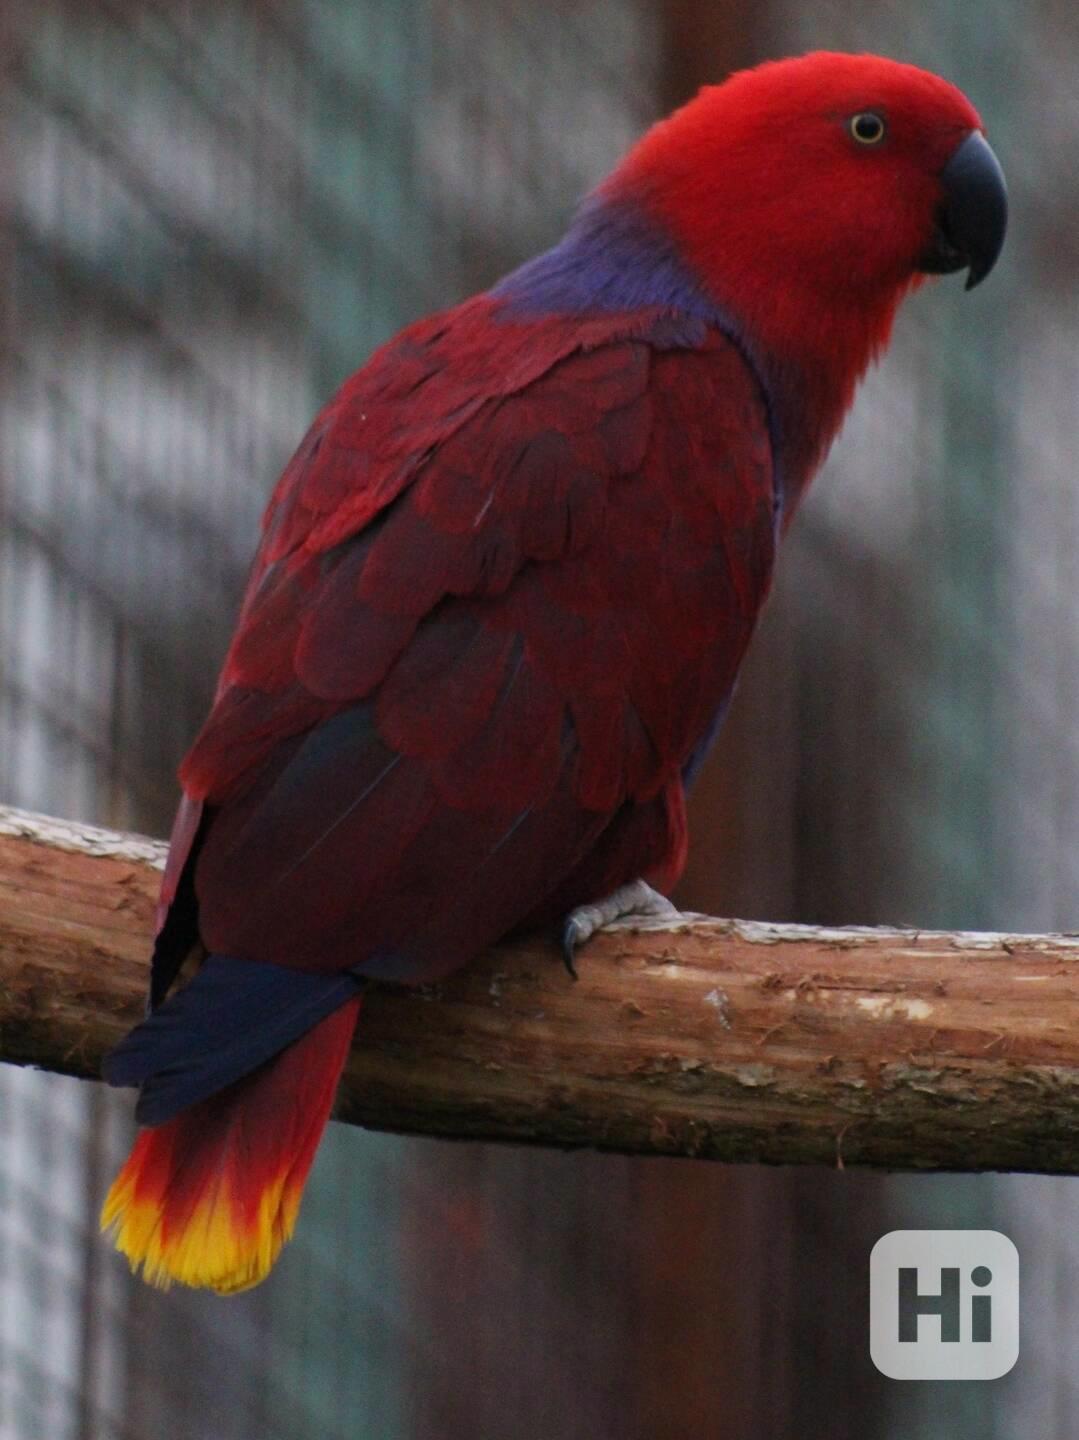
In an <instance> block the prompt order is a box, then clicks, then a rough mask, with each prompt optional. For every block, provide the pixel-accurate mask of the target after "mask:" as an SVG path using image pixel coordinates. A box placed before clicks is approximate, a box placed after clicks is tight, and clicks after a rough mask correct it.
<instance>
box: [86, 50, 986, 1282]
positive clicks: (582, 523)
mask: <svg viewBox="0 0 1079 1440" xmlns="http://www.w3.org/2000/svg"><path fill="white" fill-rule="evenodd" d="M1005 220H1006V201H1005V191H1004V182H1003V177H1002V174H1001V170H1000V167H999V165H998V163H997V161H996V158H995V157H994V155H993V152H992V150H991V149H990V148H989V145H988V144H987V142H986V140H985V139H984V137H983V134H982V127H981V121H980V120H979V117H978V115H977V113H976V112H975V110H974V109H973V108H972V106H971V105H970V103H969V101H968V100H967V99H966V98H965V97H964V96H963V95H962V94H961V93H960V92H959V91H958V90H956V89H955V88H954V87H953V86H951V85H950V84H948V83H946V82H945V81H944V80H941V79H938V78H937V77H936V76H934V75H931V74H927V73H926V72H924V71H922V70H918V69H915V68H913V67H912V66H908V65H900V64H897V63H894V62H892V61H889V60H883V59H879V58H876V57H873V56H851V55H832V54H814V55H807V56H805V57H803V58H800V59H792V60H781V61H777V62H774V63H771V64H767V65H762V66H760V67H759V68H758V69H755V70H750V71H746V72H743V73H741V74H737V75H735V76H733V77H732V78H731V79H729V80H727V82H726V83H725V84H722V85H719V86H717V87H713V88H708V89H705V90H703V91H702V92H701V93H700V94H699V95H698V96H697V98H696V99H695V100H693V101H691V102H690V103H689V104H688V105H686V106H685V107H684V108H683V109H681V110H679V111H677V113H675V114H674V115H673V116H671V117H670V118H669V119H667V120H665V121H662V122H661V123H660V124H658V125H656V126H655V127H654V128H653V129H652V130H650V131H649V132H648V133H647V134H646V135H645V136H644V138H643V139H642V140H641V141H640V142H639V143H638V144H637V145H636V146H635V147H634V148H633V149H632V150H631V151H630V153H629V155H628V156H627V157H626V159H625V160H624V161H623V162H622V163H621V164H620V165H619V166H618V168H617V169H616V170H615V171H614V173H613V174H612V175H611V176H610V177H609V178H608V179H607V180H606V181H604V182H603V183H602V184H601V185H600V187H599V188H598V190H596V191H595V193H594V194H593V195H591V196H590V197H589V198H588V199H587V200H586V201H585V203H584V205H583V207H582V208H581V210H580V211H579V213H578V214H577V216H576V218H575V220H574V221H573V223H572V224H571V226H570V229H569V231H568V233H567V234H566V236H565V238H564V239H563V240H562V241H561V242H560V243H559V244H558V245H556V246H555V247H554V249H552V250H550V251H548V252H547V253H546V254H543V255H540V256H539V257H537V258H536V259H533V260H530V261H529V262H528V263H527V264H525V265H523V266H522V267H521V268H520V269H518V270H516V271H514V272H513V273H512V274H511V275H509V276H508V277H507V278H506V279H504V280H502V281H500V282H499V283H498V284H497V285H495V287H494V288H493V289H491V290H489V291H487V292H486V293H484V294H482V295H479V296H477V297H475V298H473V299H471V300H467V301H465V302H464V303H463V304H461V305H458V306H457V307H456V308H455V309H452V310H449V311H447V312H445V313H444V314H441V315H437V316H435V317H433V318H431V319H427V320H422V321H420V322H419V323H418V324H415V325H412V326H410V327H409V328H408V329H407V330H405V331H403V332H402V333H401V334H400V335H399V336H397V338H396V339H394V340H392V341H390V342H389V344H387V345H386V346H384V347H383V348H382V349H381V350H379V351H378V352H377V353H376V354H375V355H374V356H373V357H372V358H371V359H370V360H369V361H368V363H367V364H366V365H365V366H364V367H363V368H362V369H361V370H360V371H359V372H358V373H357V374H356V375H354V376H353V377H352V378H351V379H350V380H349V381H347V382H346V383H345V385H344V386H343V387H342V389H341V390H340V391H339V392H338V394H337V395H336V396H335V397H334V398H333V399H332V400H331V401H330V403H329V404H328V405H327V407H326V408H325V409H324V410H323V411H322V413H321V414H320V415H319V416H318V418H317V419H316V421H315V423H314V425H313V426H312V428H311V430H310V431H309V432H308V434H307V436H306V437H305V439H304V440H303V442H302V444H301V445H300V448H299V450H298V451H297V453H296V455H295V456H294V458H293V459H292V461H291V462H290V464H289V465H288V467H287V469H286V470H285V473H284V475H283V476H282V477H281V480H280V482H279V484H278V486H277V489H276V491H275V492H274V495H273V498H272V499H271V501H270V504H269V507H268V510H267V512H266V517H265V521H264V528H263V536H262V543H261V546H260V548H259V551H258V555H257V557H256V560H255V564H254V569H253V571H252V574H251V578H250V581H249V584H248V587H247V592H246V595H245V597H244V601H243V607H242V610H241V613H240V618H239V622H238V625H237V629H236V634H235V637H234V639H233V641H232V645H231V648H230V650H229V653H228V657H227V659H226V661H225V666H224V670H223V673H222V676H221V680H220V684H219V686H218V690H217V696H216V699H215V701H214V705H213V709H212V711H211V713H210V716H209V718H208V720H207V721H206V724H205V726H204V727H203V729H202V731H201V733H200V734H199V736H198V738H197V739H196V741H195V743H194V746H193V747H192V749H191V751H190V753H189V754H188V756H187V758H186V759H185V761H184V763H183V766H182V769H181V780H182V784H183V799H182V800H181V803H180V809H179V814H178V816H177V820H176V825H175V828H174V830H173V835H172V846H171V849H170V851H169V859H168V864H167V867H166V871H165V879H164V884H163V887H162V894H161V904H160V910H159V920H160V930H159V934H158V937H157V944H156V948H155V951H154V957H153V972H152V980H151V991H150V1006H151V1009H150V1013H149V1015H148V1017H147V1018H146V1019H145V1020H144V1021H143V1022H142V1024H140V1025H139V1026H137V1027H136V1029H135V1030H134V1031H133V1032H132V1033H131V1035H129V1036H128V1038H127V1039H126V1040H125V1041H124V1042H123V1043H122V1044H121V1045H120V1046H119V1048H118V1049H117V1050H116V1051H115V1052H114V1053H113V1055H112V1056H111V1058H110V1059H109V1061H108V1063H107V1068H106V1076H107V1078H108V1079H109V1080H110V1081H111V1082H112V1083H113V1084H117V1085H137V1086H139V1087H140V1088H141V1095H140V1098H139V1102H138V1108H137V1110H136V1116H137V1118H138V1120H139V1121H140V1122H141V1123H142V1124H143V1125H145V1126H147V1127H150V1128H147V1129H144V1130H143V1131H142V1132H141V1133H140V1135H139V1137H138V1139H137V1141H136V1143H135V1146H134V1149H133V1151H132V1154H131V1156H130V1158H129V1159H128V1161H127V1163H126V1164H125V1166H124V1167H123V1169H122V1170H121V1172H120V1174H119V1176H118V1178H117V1180H116V1182H115V1183H114V1185H113V1187H112V1190H111V1191H110V1193H109V1196H108V1199H107V1201H106V1204H105V1209H104V1212H103V1217H102V1223H103V1225H104V1226H106V1227H112V1228H114V1230H115V1235H116V1243H117V1245H118V1246H119V1248H120V1249H121V1250H122V1251H123V1252H124V1253H125V1254H126V1255H127V1256H128V1257H129V1259H130V1260H131V1263H132V1265H133V1266H135V1267H138V1266H140V1265H141V1266H142V1268H143V1271H144V1273H145V1275H146V1277H147V1278H148V1279H150V1280H152V1281H154V1282H157V1283H161V1284H167V1283H168V1282H169V1281H170V1280H180V1281H183V1282H185V1283H186V1284H189V1285H200V1286H208V1287H210V1288H212V1289H214V1290H218V1291H222V1292H227V1291H234V1290H241V1289H243V1288H245V1287H246V1286H249V1285H253V1284H255V1283H257V1282H258V1281H259V1280H261V1279H262V1278H263V1277H264V1276H265V1275H266V1274H267V1272H268V1271H269V1269H270V1267H271V1265H272V1264H273V1262H274V1260H275V1258H276V1256H277V1254H278V1251H279V1250H280V1248H281V1245H282V1244H283V1242H284V1241H285V1240H286V1239H287V1238H288V1236H289V1235H290V1234H291V1232H292V1229H293V1226H294V1223H295V1219H296V1214H297V1210H298V1207H299V1203H300V1196H301V1192H302V1189H303V1185H304V1182H305V1180H306V1177H307V1173H308V1170H309V1169H310V1166H311V1162H312V1159H313V1157H314V1153H315V1149H316V1147H317V1145H318V1142H319V1138H320V1136H321V1134H322V1131H323V1129H324V1127H325V1124H326V1120H327V1117H328V1115H329V1111H330V1107H331V1104H332V1101H333V1096H334V1091H335V1089H336V1086H337V1082H338V1078H339V1076H340V1073H341V1069H342V1066H343V1065H344V1061H345V1058H346V1055H347V1052H348V1048H349V1044H350V1041H351V1039H352V1033H353V1028H354V1026H355V1024H356V1019H357V1015H358V1013H359V1006H360V995H361V993H362V989H363V987H364V985H365V984H366V983H367V982H368V981H369V980H372V979H374V980H392V981H404V982H407V983H414V982H422V981H429V980H432V979H434V978H436V977H440V976H444V975H446V974H447V973H448V972H450V971H452V970H455V969H456V968H457V967H458V966H461V965H463V964H465V963H466V962H467V961H468V960H469V959H470V958H472V957H473V956H475V955H477V954H478V953H480V952H481V951H483V950H484V949H485V948H486V947H487V946H489V945H490V944H491V943H492V942H494V941H496V940H498V939H499V938H500V937H501V936H503V935H505V934H507V933H508V932H510V931H512V930H515V929H521V928H525V927H541V926H550V927H554V926H555V925H561V926H562V934H563V937H564V943H565V945H566V948H567V951H568V954H569V957H570V963H571V964H572V951H573V948H574V946H575V945H576V944H578V943H580V942H581V941H583V940H584V939H587V937H588V934H589V933H591V931H592V930H593V929H594V928H595V927H596V926H597V925H600V924H602V923H604V922H605V921H606V920H607V919H609V918H611V917H612V916H613V915H614V914H616V913H618V912H619V911H622V910H625V909H626V908H631V907H634V906H636V907H638V908H641V907H643V908H646V909H647V908H651V907H655V906H659V905H662V904H664V903H665V902H663V901H662V900H661V899H660V898H659V897H658V896H656V895H655V894H654V893H653V892H652V891H651V890H650V889H649V888H647V886H645V885H644V884H643V883H638V882H641V881H647V882H648V883H649V885H652V886H655V887H657V888H658V890H660V891H662V890H665V889H668V888H669V887H670V886H671V885H672V884H673V883H674V881H675V880H676V878H677V876H678V874H679V872H680V871H681V868H682V865H683V862H684V859H685V853H686V826H685V809H684V791H685V787H686V784H687V783H688V781H689V780H690V778H691V777H692V775H693V773H694V771H695V769H696V767H697V765H698V763H699V761H700V759H701V757H702V755H703V753H704V751H705V750H706V748H707V746H708V743H709V740H710V739H711V737H712V735H713V733H714V731H715V729H716V726H717V723H718V721H719V719H720V717H721V716H722V715H723V712H724V708H725V707H726V705H727V702H728V700H729V698H730V694H731V690H732V687H733V685H734V681H735V676H736V674H737V672H738V667H739V664H740V663H741V660H742V657H743V654H744V653H745V649H746V646H747V644H748V643H749V639H750V635H751V634H752V631H753V627H754V624H755V622H756V619H757V616H758V613H759V611H760V608H761V605H762V603H763V601H764V599H765V596H766V594H767V591H768V587H769V582H770V579H771V575H772V563H773V558H774V553H775V548H776V543H777V540H778V538H779V537H780V535H781V534H782V532H783V531H784V529H785V528H786V526H787V525H788V524H789V522H790V520H791V517H792V516H793V514H794V511H795V509H796V507H797V505H798V502H799V499H800V498H801V496H802V494H803V492H804V490H805V487H806V484H807V482H808V481H809V479H810V477H811V475H812V474H813V472H814V471H815V470H816V468H817V467H818V465H819V464H820V462H821V460H822V458H823V456H824V454H825V452H826V451H827V449H828V446H829V445H830V443H831V441H832V440H833V438H834V437H835V435H836V432H837V431H838V429H839V426H840V423H841V421H842V419H843V416H844V414H845V412H846V411H847V409H848V407H849V406H850V403H851V400H852V398H853V394H854V389H855V385H856V383H857V381H858V380H859V378H860V377H861V375H862V374H863V372H864V371H865V369H866V367H867V365H868V364H869V363H870V361H871V360H872V359H873V358H874V357H875V356H876V355H878V354H879V352H880V351H881V349H882V348H883V346H884V345H885V343H886V341H887V339H888V336H889V332H890V330H891V327H892V320H893V317H894V315H895V311H896V307H897V305H898V304H899V302H900V300H901V299H902V298H903V296H904V295H905V294H906V293H907V292H908V291H910V290H911V289H912V288H914V287H915V286H916V285H917V284H918V283H919V282H920V280H921V279H922V278H923V277H924V276H925V275H927V274H937V273H944V272H948V271H955V270H960V269H966V270H967V271H968V279H967V286H968V288H969V287H970V286H972V285H975V284H977V283H978V281H980V280H981V279H982V278H983V277H984V276H985V275H986V274H987V273H988V272H989V270H990V269H991V267H992V266H993V263H994V262H995V260H996V258H997V256H998V254H999V252H1000V249H1001V246H1002V244H1003V240H1004V229H1005ZM606 897H611V899H610V902H609V903H605V902H606ZM193 953H194V955H195V956H196V958H197V957H199V956H201V957H202V961H201V967H200V968H198V969H197V970H196V971H195V973H194V974H193V976H192V978H190V979H187V981H186V983H177V981H178V979H179V972H180V969H181V966H184V963H185V960H190V958H191V956H192V954H193ZM188 968H190V966H186V967H185V969H188Z"/></svg>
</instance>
